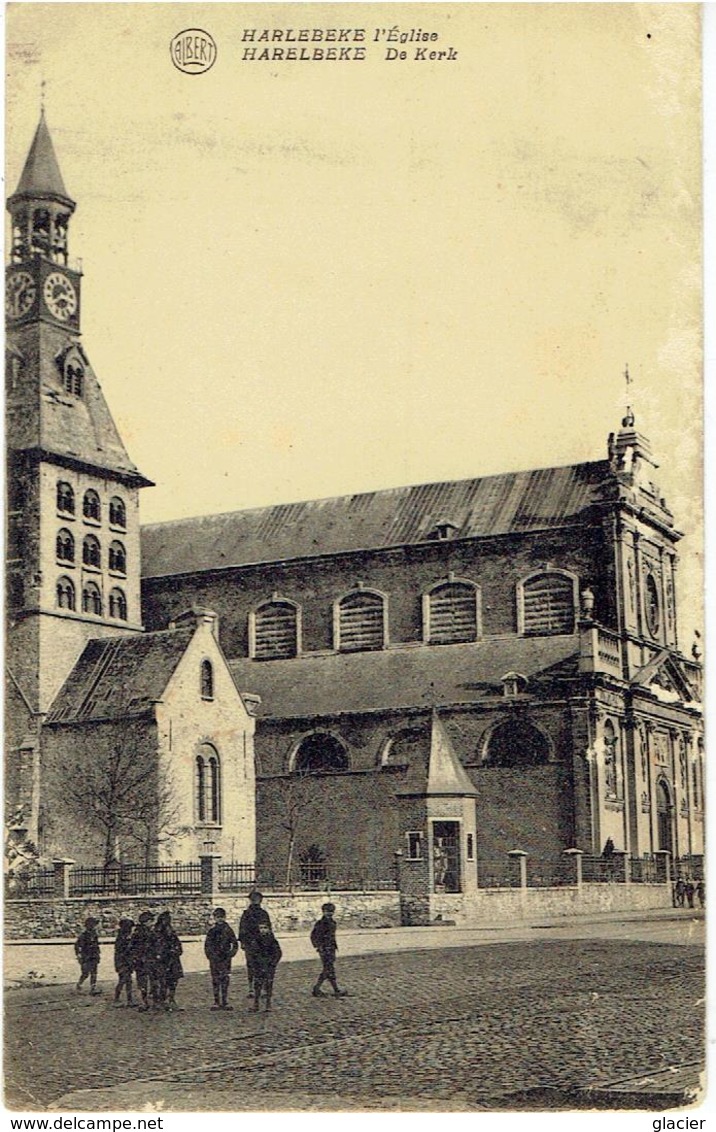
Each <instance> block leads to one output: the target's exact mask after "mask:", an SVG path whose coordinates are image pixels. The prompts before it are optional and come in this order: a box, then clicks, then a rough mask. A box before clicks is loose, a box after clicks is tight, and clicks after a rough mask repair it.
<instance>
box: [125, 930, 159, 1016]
mask: <svg viewBox="0 0 716 1132" xmlns="http://www.w3.org/2000/svg"><path fill="white" fill-rule="evenodd" d="M153 920H154V916H153V915H152V913H151V912H142V914H141V916H140V917H139V923H138V924H137V926H136V928H135V929H134V934H133V936H132V942H131V950H132V960H133V962H134V970H135V972H136V975H137V986H138V987H139V993H140V994H141V996H142V1005H141V1006H140V1008H139V1009H140V1010H149V994H150V991H151V994H152V997H153V998H154V999H155V1000H156V960H155V957H154V932H153V931H152V921H153Z"/></svg>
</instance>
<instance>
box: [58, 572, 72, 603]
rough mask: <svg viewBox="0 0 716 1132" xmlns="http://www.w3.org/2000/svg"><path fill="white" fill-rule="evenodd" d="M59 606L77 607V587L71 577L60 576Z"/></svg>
mask: <svg viewBox="0 0 716 1132" xmlns="http://www.w3.org/2000/svg"><path fill="white" fill-rule="evenodd" d="M56 598H57V608H58V609H74V608H75V587H74V584H73V582H72V579H71V578H58V579H57V588H56Z"/></svg>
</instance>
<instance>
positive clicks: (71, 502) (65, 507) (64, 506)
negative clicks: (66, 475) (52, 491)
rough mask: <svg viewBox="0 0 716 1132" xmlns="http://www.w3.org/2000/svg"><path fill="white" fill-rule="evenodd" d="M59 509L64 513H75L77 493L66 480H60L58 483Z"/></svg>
mask: <svg viewBox="0 0 716 1132" xmlns="http://www.w3.org/2000/svg"><path fill="white" fill-rule="evenodd" d="M57 510H58V511H61V512H62V514H63V515H74V513H75V493H74V491H73V490H72V488H71V486H70V484H68V483H65V482H64V480H60V482H59V483H58V485H57Z"/></svg>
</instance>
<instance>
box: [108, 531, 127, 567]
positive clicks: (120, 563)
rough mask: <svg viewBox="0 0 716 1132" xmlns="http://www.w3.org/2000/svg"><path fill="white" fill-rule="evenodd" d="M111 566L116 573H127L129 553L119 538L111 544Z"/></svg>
mask: <svg viewBox="0 0 716 1132" xmlns="http://www.w3.org/2000/svg"><path fill="white" fill-rule="evenodd" d="M109 568H110V570H113V571H114V572H115V573H116V574H126V573H127V554H126V551H125V549H124V546H123V545H122V543H121V542H119V540H118V539H115V540H114V541H113V542H111V543H110V544H109Z"/></svg>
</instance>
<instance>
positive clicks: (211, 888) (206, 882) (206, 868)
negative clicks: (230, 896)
mask: <svg viewBox="0 0 716 1132" xmlns="http://www.w3.org/2000/svg"><path fill="white" fill-rule="evenodd" d="M199 860H200V862H201V894H202V896H213V895H214V893H215V892H218V891H219V865H220V864H221V853H202V854H201V856H200V858H199Z"/></svg>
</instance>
